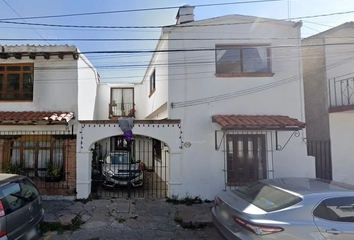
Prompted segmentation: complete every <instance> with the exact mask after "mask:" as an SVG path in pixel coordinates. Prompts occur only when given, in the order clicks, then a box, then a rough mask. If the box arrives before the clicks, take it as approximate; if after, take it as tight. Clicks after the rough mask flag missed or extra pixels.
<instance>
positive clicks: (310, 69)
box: [302, 38, 330, 140]
mask: <svg viewBox="0 0 354 240" xmlns="http://www.w3.org/2000/svg"><path fill="white" fill-rule="evenodd" d="M324 43H325V40H324V39H321V38H320V39H318V38H316V39H305V40H303V41H302V44H303V45H304V46H303V48H302V64H303V72H304V77H303V78H304V93H305V116H306V124H307V127H306V130H307V138H308V140H329V139H330V135H329V114H328V90H327V85H328V84H327V74H326V58H325V46H324V45H323V44H324ZM306 45H318V46H306ZM321 45H322V46H321Z"/></svg>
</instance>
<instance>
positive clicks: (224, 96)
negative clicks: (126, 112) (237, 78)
mask: <svg viewBox="0 0 354 240" xmlns="http://www.w3.org/2000/svg"><path fill="white" fill-rule="evenodd" d="M353 60H354V57H350V58H346V59H343V60H341V61H338V62H335V63H333V64H329V65H327V66H326V67H325V68H324V69H322V70H319V71H314V72H312V73H310V74H309V75H308V76H309V77H311V76H314V75H315V74H317V73H320V72H323V71H327V70H329V69H332V68H335V67H338V66H341V65H343V64H345V63H348V62H351V61H353ZM302 76H303V75H302V74H299V75H296V76H292V77H289V78H285V79H282V80H279V81H276V82H272V83H268V84H263V85H260V86H257V87H252V88H248V89H245V90H240V91H236V92H231V93H227V94H220V95H216V96H212V97H205V98H199V99H194V100H189V101H183V102H173V103H171V106H172V108H180V107H190V106H196V105H201V104H207V103H211V102H217V101H222V100H227V99H230V98H236V97H241V96H245V95H249V94H253V93H257V92H261V91H265V90H269V89H272V88H276V87H279V86H282V85H285V84H289V83H292V82H295V81H298V80H299V78H300V77H302Z"/></svg>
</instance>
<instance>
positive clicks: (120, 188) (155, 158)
mask: <svg viewBox="0 0 354 240" xmlns="http://www.w3.org/2000/svg"><path fill="white" fill-rule="evenodd" d="M91 151H92V154H91V156H92V164H91V166H92V174H91V176H92V184H91V194H92V195H93V196H94V197H115V198H117V197H118V198H127V197H128V198H130V197H132V198H146V197H152V198H165V197H167V195H168V181H169V147H168V145H167V144H166V143H165V142H163V141H161V140H159V139H156V138H152V137H149V136H144V135H134V141H133V142H132V145H131V147H129V146H128V143H127V142H126V141H125V139H124V136H123V135H115V136H111V137H107V138H104V139H101V140H99V141H97V142H95V143H94V144H93V145H92V148H91Z"/></svg>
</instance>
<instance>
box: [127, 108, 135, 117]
mask: <svg viewBox="0 0 354 240" xmlns="http://www.w3.org/2000/svg"><path fill="white" fill-rule="evenodd" d="M135 112H136V110H135V109H134V108H132V109H130V111H129V114H128V117H133V118H135Z"/></svg>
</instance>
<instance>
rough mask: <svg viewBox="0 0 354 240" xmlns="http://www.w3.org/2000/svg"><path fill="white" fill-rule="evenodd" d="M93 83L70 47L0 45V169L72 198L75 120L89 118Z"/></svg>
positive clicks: (92, 112)
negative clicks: (26, 177)
mask: <svg viewBox="0 0 354 240" xmlns="http://www.w3.org/2000/svg"><path fill="white" fill-rule="evenodd" d="M98 83H99V78H98V74H97V71H96V69H95V68H94V67H93V66H92V64H91V63H90V62H89V61H88V60H87V59H86V58H85V56H83V55H82V54H81V53H80V52H79V50H78V49H77V48H76V47H75V46H68V45H53V46H30V45H22V46H17V45H16V46H7V45H3V46H0V169H1V171H2V172H11V173H18V174H25V175H27V176H28V177H30V178H31V179H32V180H33V181H35V183H36V184H37V186H38V187H39V188H40V189H41V192H42V194H45V195H67V196H73V197H75V196H76V183H77V174H76V171H77V164H76V134H77V120H78V119H79V118H80V119H94V118H95V115H96V112H95V102H96V92H97V85H98Z"/></svg>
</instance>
